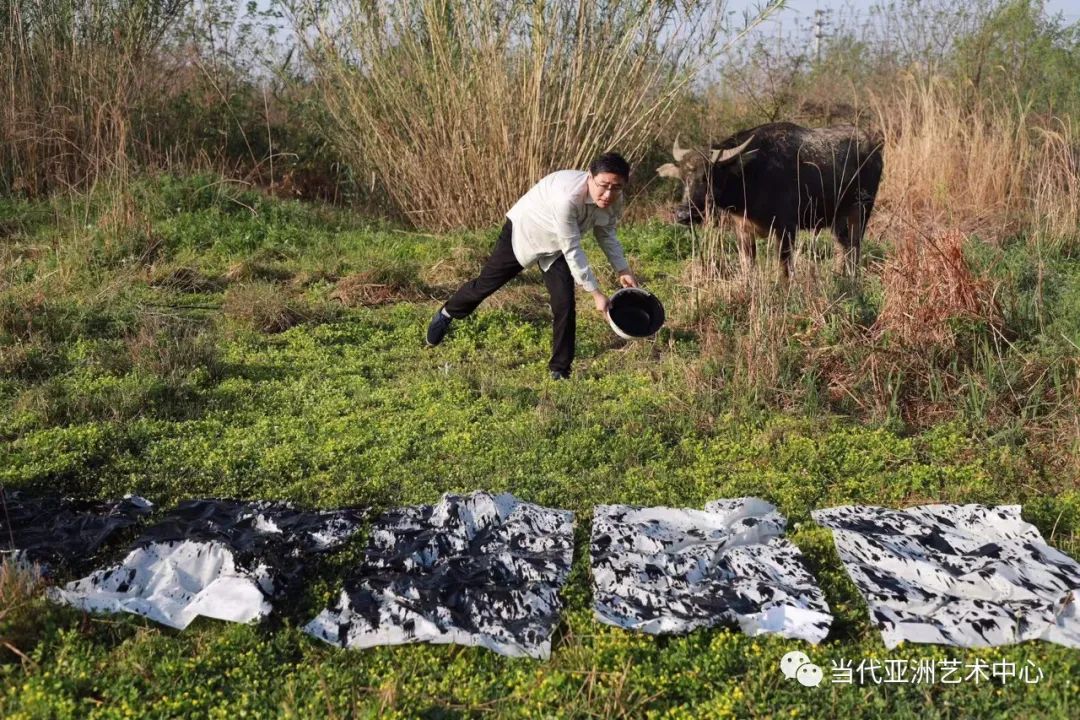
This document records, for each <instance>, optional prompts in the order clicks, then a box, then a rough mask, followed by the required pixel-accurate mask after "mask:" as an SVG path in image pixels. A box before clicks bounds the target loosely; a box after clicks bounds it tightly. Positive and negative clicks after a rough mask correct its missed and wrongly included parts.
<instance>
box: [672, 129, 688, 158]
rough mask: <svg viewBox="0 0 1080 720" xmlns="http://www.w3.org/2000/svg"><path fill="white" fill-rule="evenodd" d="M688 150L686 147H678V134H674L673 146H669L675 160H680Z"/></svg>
mask: <svg viewBox="0 0 1080 720" xmlns="http://www.w3.org/2000/svg"><path fill="white" fill-rule="evenodd" d="M688 152H690V151H689V150H688V149H686V148H681V147H679V136H678V135H677V134H676V135H675V146H674V147H672V148H671V154H672V155H673V156H674V157H675V162H682V159H683V158H684V157H686V153H688Z"/></svg>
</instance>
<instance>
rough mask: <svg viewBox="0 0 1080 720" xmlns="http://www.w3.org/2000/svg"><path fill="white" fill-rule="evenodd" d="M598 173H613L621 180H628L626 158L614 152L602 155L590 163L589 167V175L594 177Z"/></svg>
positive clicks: (628, 164) (628, 172) (628, 168)
mask: <svg viewBox="0 0 1080 720" xmlns="http://www.w3.org/2000/svg"><path fill="white" fill-rule="evenodd" d="M600 173H614V174H616V175H619V176H620V177H622V179H623V180H629V179H630V163H628V162H626V158H624V157H623V156H622V155H620V154H619V153H616V152H609V153H604V154H603V155H601V156H600V157H598V158H596V159H595V160H593V161H592V165H589V174H590V175H592V176H593V177H596V176H597V175H599V174H600Z"/></svg>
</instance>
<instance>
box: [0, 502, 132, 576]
mask: <svg viewBox="0 0 1080 720" xmlns="http://www.w3.org/2000/svg"><path fill="white" fill-rule="evenodd" d="M0 492H3V493H4V498H3V499H4V512H3V513H2V514H0V547H3V548H8V549H10V550H12V551H14V555H15V559H16V561H17V562H28V563H40V564H41V565H42V566H43V569H44V570H45V572H46V573H47V574H51V573H52V571H53V570H54V569H56V568H60V567H62V568H66V569H68V570H71V569H75V570H79V571H85V569H86V567H85V565H86V564H87V563H91V562H92V561H93V560H94V558H95V557H96V556H97V553H98V551H99V550H101V548H102V547H103V546H104V545H105V544H106V543H107V542H109V541H110V540H112V539H114V538H117V536H118V535H120V534H121V533H122V531H124V530H127V529H128V528H131V527H134V526H135V525H136V524H137V523H138V522H139V520H140V519H141V518H143V517H144V516H146V515H148V514H149V513H150V511H151V510H152V509H153V505H152V504H151V503H150V502H149V501H148V500H146V499H144V498H141V497H139V496H137V495H130V496H128V497H126V498H124V499H123V500H119V501H101V502H99V501H82V500H74V499H72V498H59V497H49V496H41V497H34V496H31V495H27V494H26V493H24V492H21V491H19V490H0ZM128 539H130V536H129V538H128ZM121 541H122V540H121Z"/></svg>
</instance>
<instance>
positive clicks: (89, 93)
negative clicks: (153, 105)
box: [0, 0, 190, 195]
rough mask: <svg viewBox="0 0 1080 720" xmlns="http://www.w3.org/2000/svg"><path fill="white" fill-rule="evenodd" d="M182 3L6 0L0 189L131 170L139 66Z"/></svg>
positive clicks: (49, 186) (68, 183) (147, 77)
mask: <svg viewBox="0 0 1080 720" xmlns="http://www.w3.org/2000/svg"><path fill="white" fill-rule="evenodd" d="M189 4H190V0H165V1H164V2H157V3H116V2H111V1H110V0H8V1H7V2H6V3H5V9H4V11H0V25H2V27H0V92H2V93H3V97H4V102H2V103H0V187H2V188H4V189H5V190H7V191H9V192H13V193H24V194H29V195H40V194H44V193H47V192H51V191H54V190H59V189H83V188H87V187H90V186H93V185H94V184H95V183H96V182H97V181H99V180H100V179H102V178H105V177H110V176H115V175H120V176H123V175H126V174H128V173H129V172H130V170H131V166H132V160H133V158H132V155H131V150H132V147H133V145H134V140H135V138H133V137H132V133H133V132H134V125H133V121H132V120H133V112H134V110H136V109H137V108H138V107H139V102H138V100H139V99H140V98H147V97H152V96H156V95H157V94H158V91H159V89H160V87H161V82H160V79H161V78H160V77H159V76H158V75H157V74H155V73H154V72H150V70H151V69H152V68H153V67H154V63H151V62H149V60H150V59H151V58H152V57H153V54H154V52H155V49H156V47H157V46H158V45H159V43H160V42H161V40H162V37H163V35H164V34H165V32H166V31H167V29H168V28H169V27H171V26H172V25H173V24H174V23H175V21H176V20H177V19H178V17H179V16H180V15H181V13H182V12H183V10H184V8H185V7H186V6H187V5H189Z"/></svg>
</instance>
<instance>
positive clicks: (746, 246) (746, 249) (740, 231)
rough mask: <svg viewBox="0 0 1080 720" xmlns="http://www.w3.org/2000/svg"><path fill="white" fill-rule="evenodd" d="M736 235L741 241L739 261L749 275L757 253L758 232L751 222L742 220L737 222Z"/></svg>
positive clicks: (745, 273)
mask: <svg viewBox="0 0 1080 720" xmlns="http://www.w3.org/2000/svg"><path fill="white" fill-rule="evenodd" d="M735 237H736V238H737V239H738V241H739V262H740V264H741V265H742V271H743V274H744V275H749V274H750V271H751V270H753V268H754V257H755V256H756V255H757V242H756V239H757V232H756V231H755V228H754V227H753V226H752V225H751V224H750V223H748V222H742V221H740V222H736V223H735Z"/></svg>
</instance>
